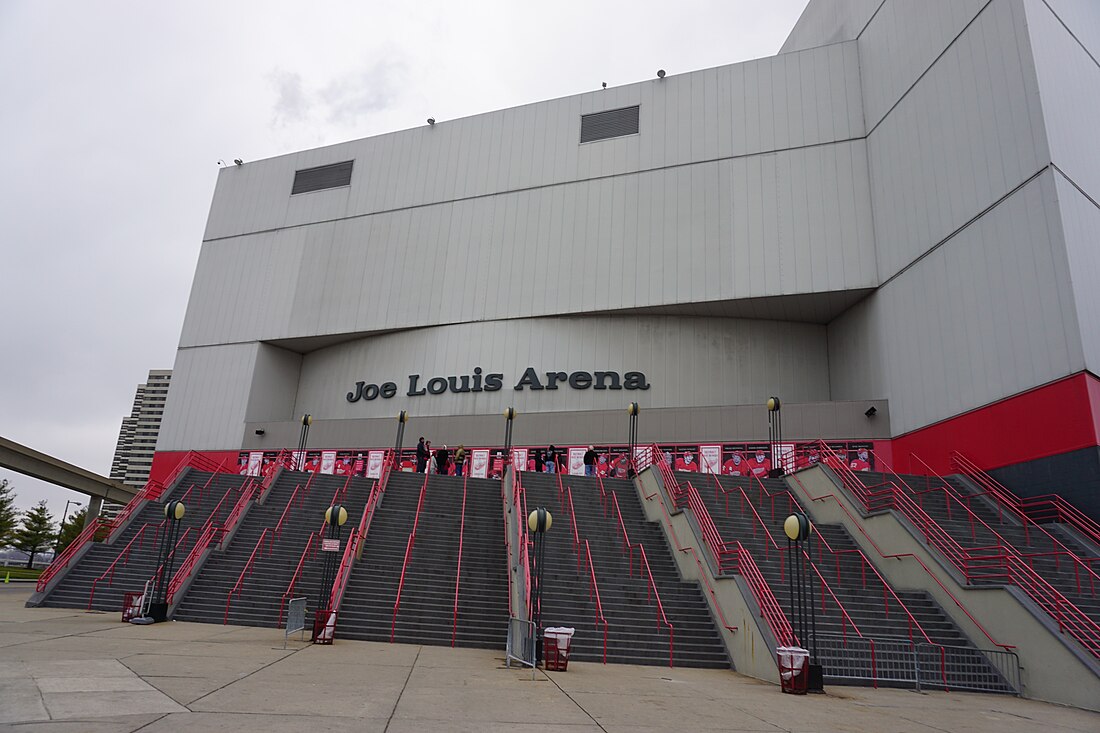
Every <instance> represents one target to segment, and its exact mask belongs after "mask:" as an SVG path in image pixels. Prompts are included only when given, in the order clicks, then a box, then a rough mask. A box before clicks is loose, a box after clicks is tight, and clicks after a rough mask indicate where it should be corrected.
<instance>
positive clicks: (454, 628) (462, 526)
mask: <svg viewBox="0 0 1100 733" xmlns="http://www.w3.org/2000/svg"><path fill="white" fill-rule="evenodd" d="M515 472H516V470H515V467H514V466H513V467H512V473H515ZM466 481H467V477H465V476H464V477H463V478H462V513H461V514H460V515H459V520H458V562H457V564H456V565H455V605H454V616H453V620H452V621H451V647H452V648H454V645H455V637H456V636H457V634H458V587H459V584H460V583H461V582H462V540H463V537H464V535H465V533H466Z"/></svg>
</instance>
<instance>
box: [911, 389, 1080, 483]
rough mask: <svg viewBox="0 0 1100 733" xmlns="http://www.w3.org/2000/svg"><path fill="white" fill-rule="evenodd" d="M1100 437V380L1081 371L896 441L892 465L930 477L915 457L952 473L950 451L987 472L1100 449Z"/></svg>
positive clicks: (937, 469)
mask: <svg viewBox="0 0 1100 733" xmlns="http://www.w3.org/2000/svg"><path fill="white" fill-rule="evenodd" d="M1098 436H1100V379H1097V378H1096V377H1095V376H1094V375H1092V374H1089V373H1087V372H1083V373H1081V374H1076V375H1074V376H1071V377H1066V378H1065V379H1062V380H1059V381H1057V382H1052V383H1051V384H1047V385H1044V386H1042V387H1037V388H1035V389H1033V390H1029V391H1027V392H1022V393H1020V394H1018V395H1014V396H1012V397H1009V398H1007V399H1004V400H1001V401H999V402H994V403H993V404H990V405H986V406H985V407H980V408H978V409H977V410H972V411H970V412H967V413H964V414H962V415H958V416H957V417H953V418H950V419H948V420H944V421H943V422H939V423H936V424H935V425H929V426H928V427H926V428H921V429H920V430H915V431H913V432H911V433H907V434H905V435H901V436H898V437H897V438H894V441H893V454H894V458H895V460H894V461H893V465H894V469H895V470H897V471H901V472H911V473H926V471H925V470H924V469H923V468H922V467H921V465H920V464H919V463H918V462H916V461H911V460H910V454H912V453H915V454H917V455H918V456H920V458H922V459H923V460H924V461H925V462H926V463H928V464H929V465H930V466H931V467H932V469H933V470H935V471H937V472H939V473H951V472H952V471H953V469H952V467H951V460H950V459H951V451H952V450H958V451H959V452H961V453H963V454H964V455H965V456H966V457H967V458H969V459H971V460H972V461H974V462H976V463H977V464H978V465H979V466H981V467H982V468H984V469H987V470H988V469H993V468H1000V467H1001V466H1010V465H1013V464H1016V463H1021V462H1023V461H1031V460H1035V459H1036V458H1046V457H1048V456H1055V455H1059V454H1062V453H1067V452H1069V451H1072V450H1078V449H1080V448H1088V447H1090V446H1095V445H1100V443H1098V442H1097V437H1098Z"/></svg>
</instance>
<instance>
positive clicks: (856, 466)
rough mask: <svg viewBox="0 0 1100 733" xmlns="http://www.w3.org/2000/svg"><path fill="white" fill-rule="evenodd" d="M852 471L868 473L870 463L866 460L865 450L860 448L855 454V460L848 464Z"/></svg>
mask: <svg viewBox="0 0 1100 733" xmlns="http://www.w3.org/2000/svg"><path fill="white" fill-rule="evenodd" d="M850 465H851V467H852V470H853V471H870V470H871V463H870V461H868V460H867V449H866V448H860V449H859V451H858V452H857V453H856V458H855V460H854V461H852V463H851V464H850Z"/></svg>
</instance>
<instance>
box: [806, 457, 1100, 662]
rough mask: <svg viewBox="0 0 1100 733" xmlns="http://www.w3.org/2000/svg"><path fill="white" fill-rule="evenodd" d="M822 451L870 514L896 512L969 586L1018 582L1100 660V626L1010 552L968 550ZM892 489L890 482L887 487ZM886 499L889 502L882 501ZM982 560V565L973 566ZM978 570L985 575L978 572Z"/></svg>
mask: <svg viewBox="0 0 1100 733" xmlns="http://www.w3.org/2000/svg"><path fill="white" fill-rule="evenodd" d="M819 446H820V448H821V450H822V452H823V454H824V455H826V456H827V457H828V458H827V459H826V463H827V464H828V465H829V466H830V467H831V468H833V469H834V471H835V472H836V473H837V475H838V477H839V478H840V481H841V485H842V486H844V487H845V488H846V489H847V490H848V491H850V492H851V493H852V494H853V495H854V496H855V497H856V498H857V499H858V500H859V501H860V502H861V503H862V504H863V506H864V508H865V509H867V510H868V511H877V510H880V509H896V510H897V511H899V512H900V513H901V514H902V515H903V516H905V517H906V518H907V519H908V520H909V521H910V522H912V523H913V524H914V525H915V526H916V528H917V529H918V531H920V532H921V533H922V534H923V535H924V537H925V540H926V541H927V542H928V543H929V544H930V545H932V546H934V547H935V548H936V549H937V550H939V551H940V552H941V554H942V555H943V556H944V557H945V558H947V559H948V560H949V561H950V562H951V563H952V564H953V565H954V566H955V567H956V568H958V569H959V571H960V572H962V573H963V576H964V578H965V579H966V582H967V584H969V583H970V582H971V580H972V579H991V578H998V577H1000V578H1003V579H1004V580H1005V581H1006V582H1010V583H1014V584H1015V585H1017V586H1018V587H1019V588H1020V589H1021V590H1022V591H1023V592H1024V593H1025V594H1026V595H1028V596H1029V597H1030V598H1031V599H1032V600H1033V601H1035V602H1036V603H1037V604H1038V605H1039V606H1041V607H1042V608H1043V609H1044V610H1045V611H1046V612H1047V613H1048V614H1050V616H1051V617H1052V618H1054V619H1055V620H1056V621H1057V622H1058V627H1059V630H1060V631H1063V632H1065V633H1068V634H1069V635H1070V636H1072V637H1073V638H1074V639H1076V640H1077V641H1078V642H1079V643H1080V644H1081V645H1082V646H1084V647H1085V648H1086V649H1087V650H1088V651H1089V652H1090V653H1091V654H1093V655H1094V656H1097V657H1100V624H1097V623H1096V622H1095V621H1094V620H1092V619H1091V618H1090V617H1089V616H1088V615H1087V614H1086V613H1084V612H1083V611H1081V609H1079V608H1078V607H1077V606H1075V605H1074V604H1073V603H1071V602H1070V601H1069V600H1068V599H1067V598H1066V597H1065V596H1064V595H1062V593H1061V592H1060V591H1059V590H1058V589H1056V588H1054V587H1053V586H1051V585H1050V583H1048V582H1047V581H1046V580H1045V579H1043V578H1042V577H1041V576H1040V575H1039V574H1038V573H1036V572H1035V571H1034V570H1033V569H1032V568H1031V567H1030V566H1029V565H1028V564H1027V562H1026V561H1025V560H1024V559H1023V558H1021V557H1020V556H1019V554H1018V553H1016V552H1015V550H1013V549H1012V548H1011V547H1003V546H1002V547H999V548H998V550H999V552H998V553H995V554H989V553H987V552H985V551H986V550H987V549H988V548H973V549H974V550H977V551H979V554H977V555H975V554H973V552H972V551H967V550H964V549H963V548H962V547H961V546H960V545H959V544H958V543H957V542H956V541H955V540H954V539H953V538H952V537H951V535H949V534H948V533H947V532H946V531H945V530H944V529H943V528H942V527H941V526H940V525H939V524H938V523H937V522H936V521H935V520H933V519H932V518H931V517H929V516H928V515H927V514H926V513H925V512H924V510H923V509H921V508H920V507H919V506H918V505H917V504H916V503H915V502H914V501H913V500H912V499H911V498H910V497H909V495H908V493H907V492H905V491H903V490H901V489H899V488H897V487H896V486H894V485H892V484H890V485H889V486H887V487H886V488H885V489H883V490H882V491H869V490H868V489H867V487H865V486H864V485H863V483H862V482H861V481H860V480H859V478H858V477H857V476H856V475H855V474H854V472H852V470H851V469H850V468H849V467H848V466H847V465H846V464H845V463H844V462H843V461H841V460H839V458H838V457H837V456H836V455H835V454H834V453H833V452H832V450H831V449H830V448H829V447H828V445H826V444H825V443H824V442H823V441H821V442H819ZM887 483H888V484H889V483H890V482H887ZM882 498H885V499H886V501H885V502H884V503H882V502H879V499H882ZM974 561H977V562H974ZM986 563H994V566H993V567H994V568H1001V570H999V571H998V572H993V573H988V572H984V571H986V570H987V569H989V567H990V566H989V565H987V564H986ZM974 567H977V568H978V569H979V570H981V571H983V572H981V573H980V574H976V573H974Z"/></svg>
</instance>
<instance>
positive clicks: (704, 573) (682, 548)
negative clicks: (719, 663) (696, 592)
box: [645, 493, 737, 631]
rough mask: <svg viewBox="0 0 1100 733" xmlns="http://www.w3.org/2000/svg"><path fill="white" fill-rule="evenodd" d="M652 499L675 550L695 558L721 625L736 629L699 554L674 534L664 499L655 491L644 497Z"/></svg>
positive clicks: (732, 629)
mask: <svg viewBox="0 0 1100 733" xmlns="http://www.w3.org/2000/svg"><path fill="white" fill-rule="evenodd" d="M653 499H657V505H658V506H660V507H661V513H662V515H664V518H665V524H666V525H667V526H668V532H669V535H670V536H671V537H672V541H673V543H674V545H675V547H676V550H677V551H679V552H690V553H691V556H692V558H694V559H695V566H696V568H698V570H699V577H700V578H701V579H702V581H703V585H705V586H706V588H707V593H709V594H710V597H711V601H712V602H713V604H714V609H715V610H716V611H717V612H718V620H719V621H720V622H721V624H722V626H723V627H724V628H726V629H728V630H729V631H737V627H736V626H732V625H731V624H730V623H729V622H728V621H726V616H725V614H724V613H723V612H722V604H721V603H720V602H719V601H718V594H717V593H715V592H714V587H713V586H712V585H711V583H710V580H709V578H708V576H709V575H710V571H709V570H707V571H704V568H703V562H702V561H701V560H700V559H699V555H698V553H696V552H695V548H694V547H690V546H689V547H685V546H684V545H683V544H681V543H680V538H679V536H677V534H676V528H675V527H673V526H672V517H670V516H669V514H668V508H667V507H666V506H665V503H664V501H663V500H661V497H660V496H659V495H658V494H656V493H653V494H650V495H649V496H646V497H645V500H646V501H652V500H653Z"/></svg>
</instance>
